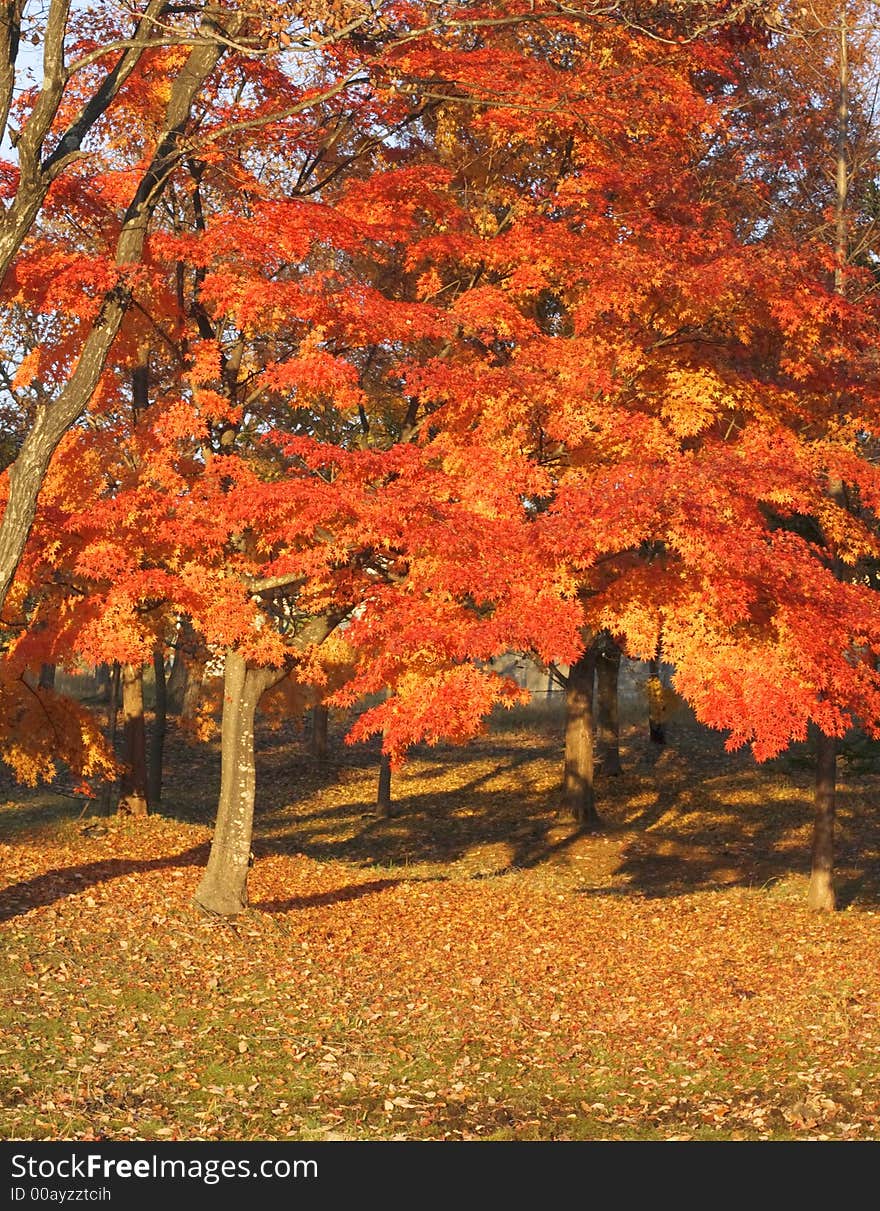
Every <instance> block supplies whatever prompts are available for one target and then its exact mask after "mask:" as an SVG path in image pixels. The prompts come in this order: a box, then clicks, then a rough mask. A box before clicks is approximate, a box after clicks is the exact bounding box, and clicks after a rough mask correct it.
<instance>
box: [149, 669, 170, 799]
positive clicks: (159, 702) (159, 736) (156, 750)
mask: <svg viewBox="0 0 880 1211" xmlns="http://www.w3.org/2000/svg"><path fill="white" fill-rule="evenodd" d="M153 675H154V680H155V686H156V692H155V713H154V717H153V730H152V732H151V733H150V763H149V769H148V771H147V778H148V783H147V785H148V789H149V801H150V806H151V807H152V808H156V807H158V806H159V804H160V803H161V802H162V770H163V766H164V758H165V730H166V724H167V712H168V707H167V697H168V696H167V693H166V688H165V653H164V651H161V650H160V651H156V652H154V653H153Z"/></svg>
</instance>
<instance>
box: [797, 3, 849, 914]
mask: <svg viewBox="0 0 880 1211" xmlns="http://www.w3.org/2000/svg"><path fill="white" fill-rule="evenodd" d="M837 68H838V98H837V130H836V132H835V135H836V137H835V151H836V157H835V158H836V164H835V198H834V292H835V294H839V295H841V296H845V295H846V269H847V264H848V261H849V233H848V229H847V201H848V193H849V164H848V152H847V139H848V133H849V39H848V29H847V19H846V6H845V5H844V6H843V7H842V8H841V10H840V38H839V47H838V62H837ZM828 495H829V496H830V497H831V499H832V500H834V501H835V502H836V503H837V504H838V505H840V506H842V507H845V505H846V490H845V488H844V484H843V481H842V480H840V479H839V478H838V477H837V476H836V475H830V476H829V478H828ZM831 568H832V571H833V572H834V574H835V576H837V578H838V579H842V578H843V575H844V566H843V563H842V561H841V560H840V559H839V558H837V557H835V558H833V559H832V560H831ZM836 792H837V739H836V737H834V736H826V735H825V733H824V732H823V731H822V730H821V729H817V732H816V790H815V800H814V802H815V815H814V817H813V850H812V855H811V860H810V886H809V888H808V890H807V907H808V908H811V909H813V910H814V911H815V912H833V911H834V909H835V906H836V898H835V895H834V882H833V876H834V815H835V809H836V802H835V800H836Z"/></svg>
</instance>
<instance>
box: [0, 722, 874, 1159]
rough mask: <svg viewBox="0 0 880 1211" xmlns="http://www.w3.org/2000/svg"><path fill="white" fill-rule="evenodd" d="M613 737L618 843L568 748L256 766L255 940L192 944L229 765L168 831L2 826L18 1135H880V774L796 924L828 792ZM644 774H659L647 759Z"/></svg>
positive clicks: (224, 933)
mask: <svg viewBox="0 0 880 1211" xmlns="http://www.w3.org/2000/svg"><path fill="white" fill-rule="evenodd" d="M679 730H680V734H679V735H678V736H677V737H674V738H673V739H674V743H673V744H672V745H670V746H669V747H668V748H667V749H666V750H657V749H656V747H655V746H651V745H649V744H648V742H647V741H645V740H644V739H643V738H642V737H641V736H640V734H636V733H633V734H632V735H631V736H629V737H628V740H627V744H626V746H625V751H624V761H625V765H626V770H627V772H626V773H625V774H624V776H623V777H621V778H617V779H613V780H611V779H608V780H607V782H605V783H603V784H602V786H601V794H602V804H601V806H602V813H603V817H604V827H603V828H602V829H601V830H599V831H597V832H595V833H592V834H587V835H584V834H578V833H576V832H574V831H573V829H572V828H571V826H570V825H569V824H567V823H566V822H564V821H562V820H560V819H559V817H558V815H557V810H556V809H557V806H558V804H557V803H556V801H555V796H556V786H557V782H558V775H559V754H558V740H557V738H556V736H555V735H554V734H553V733H552V729H551V728H550V727H549V726H546V727H544V729H543V730H541V728H540V727H539V728H538V729H537V730H536V729H535V728H534V727H532V728H531V729H530V730H519V731H517V730H515V729H508V730H506V731H500V732H498V733H496V734H494V735H491V736H489V737H487V738H485V739H483V740H482V741H480V742H479V743H478V744H476V745H474V746H471V747H470V748H468V749H465V750H459V751H454V750H450V749H438V750H434V751H427V750H425V751H422V752H420V753H419V754H418V755H417V757H416V759H415V760H414V761H413V762H412V763H411V764H410V765H409V766H408V767H407V769H406V770H405V771H404V773H403V774H402V775H400V776H399V777H398V778H397V779H396V781H395V799H396V804H395V814H394V816H393V818H391V819H390V820H380V819H377V818H376V817H374V816H372V815H370V814H369V812H370V808H371V804H372V799H373V795H374V790H375V761H376V758H375V754H374V753H365V752H363V751H361V752H357V751H353V750H348V749H343V748H341V747H339V746H337V747H336V748H335V749H334V753H333V755H332V756H333V760H331V761H330V762H328V763H327V765H326V766H325V767H323V768H319V769H317V768H315V767H314V766H313V765H311V764H310V763H309V760H308V758H307V757H306V755H305V751H304V748H303V746H302V743H301V740H300V739H298V738H296V737H292V738H291V737H290V736H288V737H284V736H279V735H277V734H276V735H272V734H268V735H266V736H264V737H263V741H262V748H261V752H260V757H259V762H260V776H261V783H260V792H259V804H258V822H257V839H256V841H255V847H254V848H255V853H256V855H257V856H256V862H255V864H254V867H253V871H252V876H251V885H250V889H251V899H252V902H253V911H252V912H250V913H248V914H246V915H245V916H244V917H242V918H240V919H238V920H236V921H235V922H232V923H225V922H222V921H217V920H213V919H207V918H205V917H204V916H202V915H200V914H199V913H198V912H197V911H196V910H195V909H194V908H193V906H192V894H193V891H194V888H195V886H196V883H197V881H198V878H199V874H200V868H201V866H202V864H203V863H204V860H205V857H206V854H207V843H208V840H209V836H210V832H209V828H208V820H209V818H210V801H211V797H212V793H213V789H214V785H215V782H214V779H215V776H216V754H215V753H212V752H208V751H207V750H205V751H204V752H202V753H194V752H193V751H192V750H186V749H183V748H182V747H181V748H180V749H179V750H175V752H174V754H173V757H174V760H173V762H172V768H171V773H170V776H169V782H168V789H167V791H166V795H165V807H164V809H163V810H164V813H165V814H164V815H162V816H154V817H152V818H150V819H148V820H146V821H142V822H138V821H125V820H116V819H107V820H94V819H91V818H85V819H82V818H79V819H77V818H76V816H77V811H78V808H77V806H76V805H75V804H73V803H72V802H71V801H70V800H64V799H59V798H58V797H56V796H51V795H43V796H42V797H39V796H38V797H36V798H32V799H31V800H30V801H25V800H24V799H22V797H21V795H20V793H19V794H18V795H17V798H16V795H11V796H10V799H11V801H10V802H9V803H7V804H6V805H5V806H4V807H0V828H2V834H0V840H2V842H3V844H2V845H0V859H2V879H0V930H2V934H3V939H2V952H0V979H2V988H3V997H4V1020H3V1032H2V1037H0V1136H2V1137H3V1138H7V1139H8V1138H26V1139H39V1138H54V1139H58V1138H62V1139H63V1138H71V1139H105V1138H106V1139H188V1140H193V1139H236V1140H246V1139H285V1138H298V1139H319V1138H336V1139H339V1138H384V1139H388V1138H405V1139H418V1138H440V1139H460V1138H466V1139H480V1138H492V1139H506V1138H524V1139H618V1138H624V1139H627V1138H639V1139H650V1138H660V1139H686V1138H725V1139H730V1138H733V1139H740V1138H741V1139H753V1138H801V1139H840V1138H844V1139H875V1138H877V1137H878V1134H880V1083H878V1079H877V1072H878V1069H880V1019H878V1012H880V998H878V993H880V974H878V964H877V953H878V920H880V917H878V912H880V896H878V887H877V870H878V850H877V840H876V834H877V828H876V824H875V822H874V820H873V818H872V813H871V811H870V802H871V798H872V796H873V795H874V794H875V793H876V790H877V787H878V785H880V778H878V777H877V775H875V774H873V773H871V772H870V771H869V772H867V773H865V772H860V773H858V774H855V773H852V772H851V771H850V772H847V770H846V769H844V776H843V780H842V789H841V830H840V831H841V873H840V878H839V887H840V890H841V898H842V901H843V910H842V911H840V912H838V913H836V914H834V915H833V916H812V915H810V914H808V913H807V912H806V911H805V909H804V905H803V898H804V893H805V888H806V870H807V859H808V855H807V839H808V836H809V819H810V813H809V773H808V771H806V770H805V769H801V768H800V767H798V765H797V763H796V762H789V763H788V764H786V763H785V762H778V763H776V764H775V765H772V766H768V767H763V768H756V767H755V766H754V765H753V764H752V763H751V762H750V760H749V759H748V758H747V757H742V756H734V757H730V756H724V755H723V754H722V751H721V748H720V745H719V743H718V742H717V740H715V739H713V738H711V737H707V736H706V735H705V734H704V733H701V732H699V731H698V730H697V729H693V728H691V729H688V728H686V727H684V726H682V727H681V728H680V729H679ZM652 749H653V750H654V751H650V750H652Z"/></svg>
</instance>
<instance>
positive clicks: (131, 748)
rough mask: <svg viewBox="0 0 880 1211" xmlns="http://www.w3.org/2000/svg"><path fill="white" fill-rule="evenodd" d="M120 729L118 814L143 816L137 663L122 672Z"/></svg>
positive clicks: (142, 746) (141, 695)
mask: <svg viewBox="0 0 880 1211" xmlns="http://www.w3.org/2000/svg"><path fill="white" fill-rule="evenodd" d="M122 729H123V744H124V754H123V757H124V761H125V769H124V771H123V774H122V786H121V788H120V794H119V812H120V813H121V814H123V815H129V816H146V815H147V814H148V812H149V804H148V799H147V744H146V729H145V727H144V670H143V667H142V666H141V665H139V664H137V665H136V664H126V665H124V666H123V669H122Z"/></svg>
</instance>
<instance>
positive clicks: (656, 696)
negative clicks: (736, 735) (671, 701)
mask: <svg viewBox="0 0 880 1211" xmlns="http://www.w3.org/2000/svg"><path fill="white" fill-rule="evenodd" d="M646 688H647V693H648V735H649V736H650V737H651V739H652V740H653V741H654V743H655V744H665V743H666V730H665V728H664V727H663V682H662V681H661V680H660V663H659V661H657V660H650V661H649V662H648V685H647V687H646Z"/></svg>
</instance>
